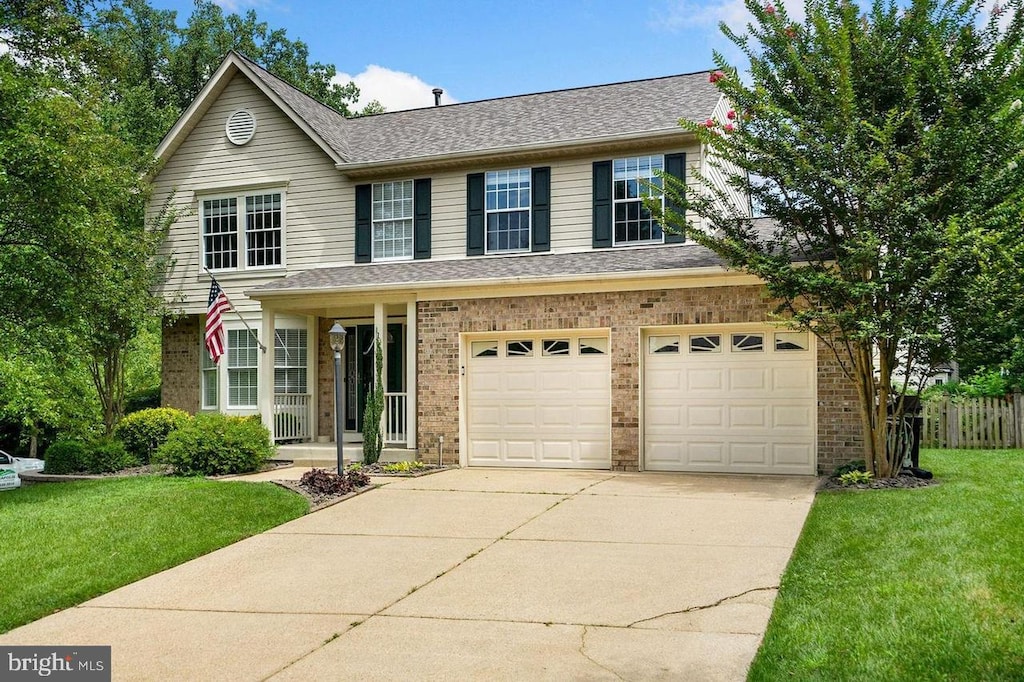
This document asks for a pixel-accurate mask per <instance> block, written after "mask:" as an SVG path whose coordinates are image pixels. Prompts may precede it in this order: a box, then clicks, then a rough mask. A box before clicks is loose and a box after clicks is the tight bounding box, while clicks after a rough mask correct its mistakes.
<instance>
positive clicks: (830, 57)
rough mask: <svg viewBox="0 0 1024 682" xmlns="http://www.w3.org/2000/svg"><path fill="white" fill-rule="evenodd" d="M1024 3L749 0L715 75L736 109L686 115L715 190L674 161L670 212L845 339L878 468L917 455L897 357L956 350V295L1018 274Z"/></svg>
mask: <svg viewBox="0 0 1024 682" xmlns="http://www.w3.org/2000/svg"><path fill="white" fill-rule="evenodd" d="M1020 4H1021V3H1020V1H1019V0H1010V1H1009V2H1006V3H1004V4H1003V5H1000V6H998V8H997V10H996V11H993V12H992V13H989V12H987V10H986V9H985V3H983V2H980V1H959V2H956V1H952V2H949V1H940V0H912V2H910V3H909V6H907V7H900V6H897V4H896V3H895V2H889V1H885V0H874V2H872V3H871V5H870V6H869V7H867V8H866V9H863V10H862V9H861V7H859V6H858V5H856V4H854V3H852V2H847V1H845V0H809V1H808V2H807V3H806V4H805V8H806V19H805V20H804V21H802V22H797V21H795V20H793V19H792V18H791V17H790V15H789V13H788V12H787V11H786V8H785V7H784V6H783V5H782V4H781V3H779V4H771V3H770V4H761V3H758V2H754V1H753V0H747V1H746V6H747V9H748V10H749V11H750V12H751V14H752V15H753V17H754V22H753V23H751V24H749V25H748V26H747V30H746V32H745V33H742V34H741V33H737V32H734V31H733V30H732V29H730V28H729V27H727V26H724V25H723V26H722V30H723V31H724V33H725V35H726V36H727V37H728V38H729V39H730V40H731V41H732V42H733V43H734V44H735V45H736V46H737V47H738V48H739V49H740V50H742V52H743V53H744V54H745V55H746V57H747V59H749V63H750V70H749V73H748V74H744V75H741V73H740V71H739V70H738V69H737V68H735V67H734V66H732V65H730V64H729V63H728V62H727V61H726V60H725V58H724V57H723V56H722V55H721V54H716V55H715V62H716V65H717V67H718V68H717V70H716V71H715V72H713V73H712V74H710V78H711V80H712V82H714V83H715V84H716V85H717V87H718V88H719V90H720V91H721V92H722V94H723V95H724V96H725V98H726V100H727V102H729V103H730V104H731V106H732V108H731V109H729V110H728V113H726V112H725V111H724V110H723V112H722V116H721V120H716V119H709V120H708V121H706V122H703V123H692V122H687V121H682V122H681V125H683V126H684V127H686V128H688V129H689V130H691V131H693V132H694V133H695V134H696V136H697V137H698V138H699V139H700V141H701V142H702V143H704V144H705V145H706V148H707V149H708V150H709V153H710V155H711V158H712V163H711V168H712V169H713V172H708V173H707V174H706V177H704V178H703V180H704V182H703V185H704V186H705V187H709V188H711V189H709V190H706V191H697V190H694V191H688V190H687V188H686V187H685V186H684V185H683V184H682V183H679V182H677V181H676V182H674V181H673V179H672V178H668V177H666V178H665V183H666V187H667V189H666V193H667V195H668V197H669V198H670V199H673V200H674V203H676V204H677V205H679V206H682V207H685V208H686V209H689V215H688V216H686V215H683V214H682V213H681V212H679V211H676V210H669V211H668V212H667V215H666V216H664V218H665V220H666V221H667V224H668V226H669V228H670V229H671V228H672V227H673V226H674V227H675V229H679V230H683V231H685V232H686V234H687V235H688V236H690V237H692V238H693V239H694V240H696V241H697V242H699V243H701V244H703V245H704V246H707V247H708V248H710V249H712V250H713V251H715V252H716V253H717V254H719V255H720V256H721V257H722V258H723V259H724V261H725V262H726V263H727V264H728V265H729V266H731V267H734V268H738V269H742V270H745V271H747V272H750V273H752V274H755V275H757V276H758V277H760V278H761V279H763V280H764V281H765V283H766V286H767V290H768V293H769V294H770V295H771V296H772V297H773V298H774V299H775V300H776V301H777V302H778V311H777V312H778V313H779V314H780V315H781V316H782V317H783V318H784V319H786V320H788V321H789V323H790V324H793V325H795V326H797V327H800V328H803V329H808V330H811V331H813V332H814V333H815V334H817V335H818V336H819V337H820V338H821V339H823V340H824V342H825V343H827V344H828V345H829V346H831V348H832V349H833V350H834V351H835V354H836V357H837V358H838V359H839V361H840V362H841V364H842V365H843V367H844V369H845V371H846V372H847V373H848V375H849V377H850V378H851V379H852V380H854V381H855V382H856V385H857V387H858V390H859V394H860V403H861V418H862V423H863V432H864V442H865V460H866V461H868V462H870V463H871V465H872V470H873V472H874V473H875V474H876V475H880V476H889V475H892V474H893V473H895V472H896V471H898V469H899V465H900V460H901V459H902V458H901V456H900V454H899V451H900V448H899V447H892V446H890V447H887V446H886V437H887V429H886V420H887V410H889V409H892V408H895V410H896V411H897V412H899V413H901V412H902V400H899V399H895V400H894V397H895V398H899V395H895V396H894V389H893V384H892V380H891V379H892V372H893V370H894V368H896V366H897V365H898V364H902V365H904V369H905V370H909V369H914V368H918V369H920V368H925V369H927V368H928V367H930V366H934V365H935V364H937V363H939V362H943V361H946V360H947V359H949V357H950V356H951V355H952V353H953V351H954V349H955V347H956V338H957V337H956V329H957V327H956V324H955V322H956V320H957V318H958V312H959V311H960V310H962V309H963V307H964V306H983V307H984V306H985V305H986V302H985V301H978V300H975V299H973V298H971V297H970V296H971V294H972V293H976V291H977V289H976V287H975V284H974V282H975V280H976V278H977V276H978V275H979V274H981V273H982V272H983V271H985V270H986V269H987V271H988V273H989V276H991V274H992V273H991V271H992V269H993V268H996V269H997V270H998V273H999V275H1000V276H1003V277H1013V278H1014V279H1017V278H1018V274H1017V273H1016V272H1007V271H1005V270H1003V269H1002V264H1004V263H1005V262H1006V261H1005V259H1004V258H1002V257H988V258H987V259H981V258H979V255H980V250H981V247H982V246H984V250H985V251H986V252H988V251H989V250H991V249H998V248H1000V247H1003V246H1006V245H1008V244H1011V243H1013V244H1015V243H1017V242H1019V235H1020V229H1021V228H1020V226H1021V224H1022V223H1021V218H1022V215H1021V214H1022V210H1021V207H1022V202H1021V192H1022V187H1024V183H1022V182H1021V181H1022V180H1024V177H1022V171H1024V158H1022V154H1024V152H1022V146H1024V129H1022V124H1021V121H1022V116H1021V114H1022V112H1021V102H1020V97H1021V95H1022V93H1024V88H1022V85H1024V81H1022V65H1021V58H1020V55H1021V47H1022V43H1021V22H1022V21H1024V16H1022V13H1021V12H1020ZM721 177H725V178H726V180H725V181H721V180H718V179H717V178H721ZM748 194H749V196H750V198H751V200H752V202H753V204H754V205H755V206H759V207H761V209H762V210H763V212H764V214H765V215H766V216H768V219H766V220H754V219H752V218H751V214H750V209H749V205H748V204H746V203H745V202H744V201H743V200H741V197H746V196H747V195H748ZM672 204H673V202H672V201H670V202H669V205H670V206H671V205H672ZM655 208H657V207H655ZM695 217H699V218H700V221H697V220H695V219H694V218H695ZM1011 260H1012V259H1011ZM794 261H799V263H798V264H797V265H794ZM979 286H982V288H983V287H984V282H983V283H982V284H981V285H979ZM907 373H909V372H907ZM894 403H895V405H894Z"/></svg>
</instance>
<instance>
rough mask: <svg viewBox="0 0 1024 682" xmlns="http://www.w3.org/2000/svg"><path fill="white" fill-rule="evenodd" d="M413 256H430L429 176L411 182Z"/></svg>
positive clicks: (418, 257)
mask: <svg viewBox="0 0 1024 682" xmlns="http://www.w3.org/2000/svg"><path fill="white" fill-rule="evenodd" d="M413 211H414V213H413V215H414V216H415V217H414V218H413V228H412V243H413V248H412V250H413V257H414V258H417V259H421V258H430V178H422V179H420V180H416V182H415V183H414V184H413Z"/></svg>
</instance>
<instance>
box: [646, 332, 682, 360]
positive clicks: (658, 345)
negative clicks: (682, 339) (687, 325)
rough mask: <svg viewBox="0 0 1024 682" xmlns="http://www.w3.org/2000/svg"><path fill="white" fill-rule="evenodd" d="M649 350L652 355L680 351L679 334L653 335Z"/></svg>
mask: <svg viewBox="0 0 1024 682" xmlns="http://www.w3.org/2000/svg"><path fill="white" fill-rule="evenodd" d="M649 350H650V352H651V354H652V355H661V354H664V353H678V352H679V337H678V336H652V337H651V338H650V346H649Z"/></svg>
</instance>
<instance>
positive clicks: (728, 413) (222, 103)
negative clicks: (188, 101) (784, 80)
mask: <svg viewBox="0 0 1024 682" xmlns="http://www.w3.org/2000/svg"><path fill="white" fill-rule="evenodd" d="M726 111H727V103H726V102H724V101H723V100H722V98H721V97H720V95H719V93H718V92H717V90H716V89H715V88H714V86H713V85H711V84H710V83H709V82H708V74H707V73H706V72H701V73H695V74H688V75H681V76H670V77H665V78H655V79H650V80H640V81H633V82H627V83H615V84H611V85H602V86H596V87H585V88H577V89H571V90H561V91H556V92H544V93H538V94H532V95H523V96H516V97H506V98H500V99H493V100H486V101H479V102H469V103H464V104H455V105H446V106H435V107H426V108H423V109H416V110H411V111H400V112H394V113H387V114H381V115H377V116H370V117H365V118H357V119H346V118H344V117H342V116H341V115H340V114H338V113H337V112H335V111H333V110H332V109H330V108H328V107H326V106H324V105H322V104H320V103H318V102H316V101H315V100H313V99H311V98H310V97H308V96H306V95H304V94H303V93H301V92H300V91H299V90H297V89H296V88H294V87H293V86H291V85H290V84H288V83H286V82H284V81H283V80H281V79H279V78H277V77H275V76H274V75H272V74H270V73H268V72H267V71H266V70H264V69H262V68H261V67H259V66H258V65H257V64H255V63H253V62H251V61H249V60H247V59H246V58H244V57H242V56H239V55H237V54H230V55H228V56H227V58H226V59H225V60H224V62H223V64H222V65H221V66H220V68H219V69H218V70H217V72H216V73H215V74H214V76H213V77H212V78H211V80H210V81H209V83H208V84H207V85H206V87H205V88H204V89H203V91H202V92H201V93H200V95H199V96H198V98H197V99H196V101H195V102H194V103H193V104H192V105H191V106H190V107H189V109H188V110H187V111H186V112H185V113H184V114H183V115H182V117H181V119H180V120H179V121H178V122H177V124H176V125H175V126H174V128H173V129H172V130H171V131H170V132H169V133H168V134H167V136H166V138H165V139H164V140H163V142H162V144H161V145H160V147H159V149H158V151H157V154H158V156H159V159H160V161H161V164H162V165H161V167H160V170H159V173H158V174H157V175H156V176H155V192H154V196H153V201H152V210H158V209H159V208H160V207H161V206H163V205H164V204H165V203H166V202H168V201H169V202H170V203H171V204H172V205H173V206H174V207H175V208H176V209H178V210H179V211H180V216H179V218H178V219H177V221H176V222H175V223H174V225H173V227H172V229H171V231H170V235H169V238H168V241H167V245H166V248H167V249H168V250H169V252H170V253H171V254H172V255H173V258H174V266H173V268H172V270H171V272H170V274H169V276H168V278H167V281H166V283H165V285H164V288H163V293H164V295H165V296H166V297H167V299H168V300H169V301H173V302H175V305H176V306H177V307H178V308H180V312H181V313H182V314H181V315H179V316H177V317H174V318H168V320H167V322H166V323H165V326H164V333H163V403H164V404H165V405H170V406H175V407H180V408H183V409H186V410H189V411H192V412H195V411H198V410H220V411H222V412H226V413H232V414H262V415H263V419H264V421H265V423H266V424H268V426H270V427H271V429H272V430H274V432H275V437H276V438H277V439H278V440H282V439H297V440H308V441H314V442H316V441H319V442H330V441H333V440H334V439H335V438H336V434H335V420H334V417H335V412H334V399H333V395H334V392H333V385H334V384H333V382H334V372H333V351H332V350H331V348H330V347H329V344H328V338H327V331H328V329H329V328H330V327H331V326H332V325H333V324H334V322H335V321H336V320H337V321H340V322H341V324H343V325H344V327H345V328H346V329H347V330H348V332H349V334H348V341H347V344H346V348H345V353H344V355H345V357H344V362H343V373H344V384H343V385H344V388H345V399H344V410H343V412H344V414H343V417H344V427H345V430H346V431H347V432H351V433H355V432H357V431H358V430H359V429H360V428H361V425H362V410H363V407H364V405H365V401H366V395H367V392H368V390H369V386H370V382H371V381H372V377H373V374H374V371H373V356H374V352H373V343H374V338H375V336H379V338H380V339H381V342H382V344H386V346H385V347H384V351H385V352H384V359H385V367H384V372H383V379H384V382H385V391H386V410H385V415H384V418H383V420H382V421H383V425H384V430H385V439H386V444H387V446H388V447H392V448H394V447H398V448H407V449H408V450H410V451H412V452H418V453H419V456H420V457H422V458H424V459H428V460H432V461H436V459H437V458H438V456H439V455H440V453H441V451H442V449H443V455H444V459H445V460H446V461H448V462H457V463H460V464H462V465H464V466H506V467H578V468H594V469H616V470H637V469H640V470H649V471H654V470H656V471H703V472H747V473H799V474H813V473H815V472H817V471H825V470H828V469H830V468H831V467H832V466H833V465H834V464H836V463H838V462H840V461H846V460H847V459H849V458H850V457H852V456H856V454H857V452H858V450H857V441H858V438H859V437H858V435H857V433H858V428H859V425H858V422H857V411H856V393H855V391H854V389H853V387H852V385H851V384H849V382H847V381H846V379H845V378H844V377H843V375H842V373H841V371H840V370H839V367H838V365H837V364H836V362H835V359H834V358H833V357H832V356H831V355H830V353H829V352H828V351H827V350H826V349H825V347H824V346H820V345H819V344H818V343H816V342H815V339H814V338H813V337H812V336H811V335H809V334H806V333H803V332H795V331H792V330H789V329H786V328H785V327H782V326H779V325H778V324H773V323H772V321H771V314H770V313H771V310H772V305H771V303H770V302H769V301H767V300H766V299H765V296H764V289H763V287H762V285H761V284H760V283H759V282H758V281H757V280H756V279H754V278H752V277H750V276H749V275H745V274H742V273H739V272H735V271H730V270H727V269H725V268H723V267H722V266H721V265H720V263H719V261H718V260H717V259H716V258H715V257H714V255H713V254H711V253H710V252H708V251H707V250H705V249H703V248H702V247H700V246H698V245H696V244H693V243H687V242H685V241H684V240H683V239H681V238H680V237H678V236H673V235H668V234H665V233H664V232H663V231H662V229H661V227H660V226H659V225H658V224H657V223H656V222H654V221H653V220H652V219H651V217H650V215H649V214H648V212H647V211H646V210H645V209H644V207H643V205H642V198H643V196H644V195H645V194H647V193H649V192H654V194H655V196H657V195H658V192H657V190H656V189H653V190H652V189H651V188H650V186H649V185H648V184H647V183H645V182H644V181H645V180H653V181H654V182H655V183H657V182H658V180H657V175H656V171H664V172H665V173H667V174H671V175H675V176H678V177H681V178H684V179H686V178H689V179H690V181H691V182H692V181H693V177H694V176H695V174H694V170H695V169H700V170H702V171H704V175H705V176H706V177H710V178H714V177H715V173H714V169H713V168H712V167H710V166H709V165H708V163H707V159H706V155H705V150H704V149H702V148H701V146H700V145H699V143H698V142H697V141H696V140H695V138H694V137H693V136H692V135H691V134H689V133H687V132H686V131H685V130H683V129H682V128H681V127H680V126H679V125H678V121H679V119H680V118H686V119H689V120H694V121H703V120H705V119H707V118H709V117H710V118H717V119H719V120H721V119H723V117H724V115H725V113H726ZM736 200H737V201H742V200H743V199H742V197H737V198H736ZM205 269H208V270H209V271H210V272H212V273H213V274H214V275H215V276H216V277H217V279H218V280H219V282H220V283H221V284H222V286H223V288H224V290H225V291H226V292H227V293H228V295H229V297H230V300H231V302H232V304H233V305H234V307H235V308H236V310H237V311H238V313H239V315H240V316H241V318H244V319H245V320H247V321H248V323H249V325H250V326H251V327H252V328H253V330H254V332H255V333H254V334H250V333H249V332H248V331H246V329H245V327H244V326H243V325H242V322H241V320H240V319H239V318H236V317H235V316H233V315H231V316H228V318H227V327H228V330H227V347H228V350H227V353H226V355H225V356H224V357H223V358H222V359H221V361H220V362H219V363H218V364H216V365H215V364H213V363H212V362H211V361H210V359H209V356H208V354H207V353H206V350H205V348H204V345H203V338H202V337H203V327H204V315H205V311H206V305H207V294H208V291H209V286H210V278H209V276H208V275H207V274H206V272H205ZM257 338H258V341H259V342H258V341H257ZM260 342H262V343H264V344H265V346H266V351H263V350H261V348H260Z"/></svg>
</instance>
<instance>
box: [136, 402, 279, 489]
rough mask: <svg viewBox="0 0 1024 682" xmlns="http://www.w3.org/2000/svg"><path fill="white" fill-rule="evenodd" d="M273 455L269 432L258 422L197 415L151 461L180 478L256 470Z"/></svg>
mask: <svg viewBox="0 0 1024 682" xmlns="http://www.w3.org/2000/svg"><path fill="white" fill-rule="evenodd" d="M273 455H274V446H273V444H271V442H270V432H269V431H267V428H266V427H265V426H263V424H262V423H260V421H259V420H258V419H250V418H249V417H228V416H226V415H223V414H216V413H214V414H198V415H196V416H195V418H194V419H192V420H191V421H189V422H188V423H186V424H185V425H184V426H182V427H181V428H179V429H178V430H176V431H173V432H172V433H171V434H170V435H169V436H168V437H167V440H166V441H165V442H164V444H163V445H161V446H160V447H159V448H157V451H156V453H155V454H154V456H153V461H154V462H159V463H161V464H168V465H170V466H171V467H172V468H173V469H174V473H176V474H177V475H179V476H217V475H220V474H242V473H248V472H252V471H256V470H257V469H258V468H259V467H260V465H261V464H262V463H263V462H264V461H266V460H267V459H270V458H271V457H272V456H273Z"/></svg>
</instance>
